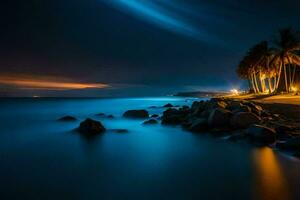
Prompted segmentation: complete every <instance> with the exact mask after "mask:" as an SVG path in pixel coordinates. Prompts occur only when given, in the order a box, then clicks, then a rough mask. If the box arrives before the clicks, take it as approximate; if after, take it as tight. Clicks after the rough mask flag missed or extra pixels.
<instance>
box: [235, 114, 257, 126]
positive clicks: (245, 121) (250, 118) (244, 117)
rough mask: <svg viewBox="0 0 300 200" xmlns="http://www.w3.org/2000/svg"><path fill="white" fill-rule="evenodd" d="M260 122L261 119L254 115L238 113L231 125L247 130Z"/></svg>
mask: <svg viewBox="0 0 300 200" xmlns="http://www.w3.org/2000/svg"><path fill="white" fill-rule="evenodd" d="M260 121H261V119H260V117H258V116H257V115H255V114H254V113H251V112H237V113H235V114H234V115H233V116H232V118H231V120H230V124H231V126H232V127H234V128H247V127H249V126H250V125H252V124H258V123H259V122H260Z"/></svg>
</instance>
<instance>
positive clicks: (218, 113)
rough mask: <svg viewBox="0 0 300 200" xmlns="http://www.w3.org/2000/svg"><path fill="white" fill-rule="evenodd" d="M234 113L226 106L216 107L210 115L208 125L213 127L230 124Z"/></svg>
mask: <svg viewBox="0 0 300 200" xmlns="http://www.w3.org/2000/svg"><path fill="white" fill-rule="evenodd" d="M231 116H232V113H231V112H230V111H229V110H226V109H224V108H215V109H214V110H212V112H211V113H210V115H209V117H208V125H209V126H210V127H213V128H224V127H228V126H230V119H231Z"/></svg>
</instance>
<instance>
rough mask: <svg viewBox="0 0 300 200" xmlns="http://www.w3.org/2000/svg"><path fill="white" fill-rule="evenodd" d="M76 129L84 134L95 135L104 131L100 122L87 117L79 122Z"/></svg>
mask: <svg viewBox="0 0 300 200" xmlns="http://www.w3.org/2000/svg"><path fill="white" fill-rule="evenodd" d="M78 131H79V132H80V133H82V134H86V135H95V134H99V133H103V132H105V131H106V129H105V128H104V126H103V125H102V124H101V122H99V121H96V120H93V119H90V118H87V119H86V120H84V121H83V122H81V123H80V126H79V128H78Z"/></svg>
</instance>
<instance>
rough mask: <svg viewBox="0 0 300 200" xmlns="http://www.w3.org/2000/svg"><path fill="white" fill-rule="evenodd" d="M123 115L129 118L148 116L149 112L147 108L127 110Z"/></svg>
mask: <svg viewBox="0 0 300 200" xmlns="http://www.w3.org/2000/svg"><path fill="white" fill-rule="evenodd" d="M123 117H127V118H148V117H149V113H148V111H147V110H127V111H126V112H125V113H124V114H123Z"/></svg>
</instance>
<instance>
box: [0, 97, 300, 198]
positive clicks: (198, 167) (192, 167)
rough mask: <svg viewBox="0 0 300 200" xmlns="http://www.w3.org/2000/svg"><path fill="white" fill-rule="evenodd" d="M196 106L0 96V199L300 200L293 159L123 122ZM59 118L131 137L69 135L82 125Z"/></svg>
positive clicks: (183, 101) (181, 101)
mask: <svg viewBox="0 0 300 200" xmlns="http://www.w3.org/2000/svg"><path fill="white" fill-rule="evenodd" d="M194 100H195V99H191V98H175V97H170V98H169V97H168V98H120V99H40V98H33V99H31V98H28V99H1V100H0V181H1V185H0V190H1V194H0V195H1V199H228V200H229V199H230V200H231V199H300V190H299V186H300V162H299V160H297V159H295V158H292V157H289V156H286V155H283V154H281V153H277V152H274V151H273V150H271V149H270V148H253V147H250V146H247V145H241V144H235V143H229V142H227V141H224V140H222V139H220V138H212V137H209V136H206V135H199V134H192V133H189V132H185V131H184V130H182V129H181V128H180V127H171V126H162V125H160V124H157V125H148V126H145V125H142V122H143V120H130V119H124V118H122V113H123V112H124V111H126V110H128V109H147V110H148V111H149V112H150V113H151V114H160V113H162V111H163V110H164V109H162V108H151V109H150V108H148V107H149V106H162V105H164V104H166V103H172V104H174V105H190V104H191V103H192V102H193V101H194ZM102 112H103V113H105V114H113V115H114V116H115V118H114V119H107V118H104V117H98V116H96V114H97V113H102ZM64 115H73V116H75V117H77V118H78V119H79V120H83V119H85V118H87V117H90V118H93V119H96V120H100V121H101V122H102V123H103V124H104V126H105V127H106V128H107V129H118V128H122V129H128V130H129V132H128V133H115V132H112V131H108V132H107V133H104V134H101V135H99V136H96V137H93V138H86V137H83V136H82V135H80V134H78V133H76V132H75V131H74V129H75V128H76V127H78V125H79V121H76V122H59V121H57V119H58V118H60V117H62V116H64Z"/></svg>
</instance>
